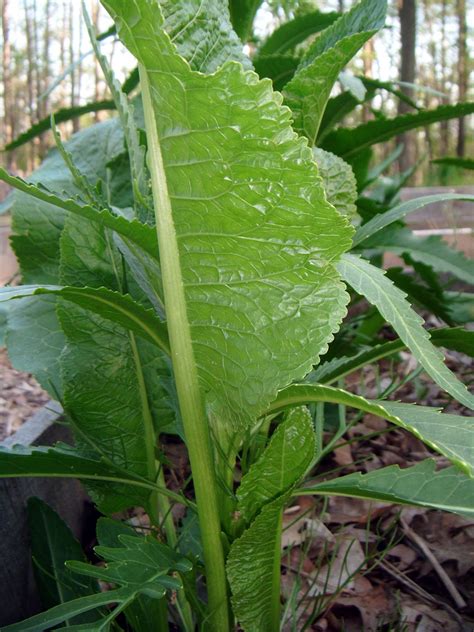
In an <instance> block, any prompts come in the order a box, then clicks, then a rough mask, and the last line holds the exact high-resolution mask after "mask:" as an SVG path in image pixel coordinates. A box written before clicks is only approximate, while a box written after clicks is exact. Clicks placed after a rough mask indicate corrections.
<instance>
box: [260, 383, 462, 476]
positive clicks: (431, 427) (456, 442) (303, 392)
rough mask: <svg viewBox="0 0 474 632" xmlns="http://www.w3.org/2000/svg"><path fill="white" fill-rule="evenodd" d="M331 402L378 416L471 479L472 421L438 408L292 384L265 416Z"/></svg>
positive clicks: (314, 386)
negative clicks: (288, 409) (409, 435)
mask: <svg viewBox="0 0 474 632" xmlns="http://www.w3.org/2000/svg"><path fill="white" fill-rule="evenodd" d="M310 402H332V403H334V404H344V405H346V406H352V407H354V408H358V409H359V410H363V411H365V412H368V413H371V414H372V415H378V416H379V417H383V418H384V419H387V420H388V421H391V422H392V423H394V424H396V425H397V426H400V427H401V428H405V430H408V431H409V432H411V433H412V434H414V435H415V436H417V437H418V438H419V439H421V440H422V441H424V442H425V443H426V444H428V445H429V446H430V447H432V448H433V449H434V450H436V451H437V452H439V453H440V454H444V455H445V456H446V457H448V459H450V460H451V461H452V462H453V463H455V464H456V465H458V466H459V467H460V468H462V469H463V470H464V471H466V472H467V473H468V474H469V475H471V476H474V423H473V419H472V417H462V416H461V415H450V414H447V413H441V412H440V411H439V409H437V408H431V407H428V406H415V405H413V404H400V403H398V402H389V401H381V400H368V399H365V398H364V397H360V396H359V395H353V394H352V393H349V392H347V391H344V390H343V389H340V388H334V387H332V386H321V385H319V384H312V385H309V384H293V385H292V386H288V387H287V388H285V389H283V390H282V391H280V393H279V394H278V397H277V398H276V400H275V401H274V402H273V403H272V405H271V407H270V408H269V409H268V411H267V412H268V413H270V412H275V411H277V410H282V409H284V408H286V407H288V406H291V405H298V406H299V405H301V404H308V403H310Z"/></svg>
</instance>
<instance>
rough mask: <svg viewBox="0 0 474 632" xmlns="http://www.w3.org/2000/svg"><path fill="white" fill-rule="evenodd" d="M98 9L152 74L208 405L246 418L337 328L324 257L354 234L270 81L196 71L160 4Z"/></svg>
mask: <svg viewBox="0 0 474 632" xmlns="http://www.w3.org/2000/svg"><path fill="white" fill-rule="evenodd" d="M104 4H105V6H106V7H107V8H108V10H109V11H110V12H111V13H112V14H113V16H114V17H115V19H116V22H117V24H118V27H119V32H120V35H121V37H122V38H123V40H124V42H125V44H126V45H127V46H128V48H129V49H130V50H131V52H132V53H133V54H134V55H135V56H136V57H137V58H138V59H139V61H140V63H142V64H143V66H144V67H145V68H146V71H147V79H148V81H149V83H150V88H151V95H152V99H153V107H154V110H155V112H156V126H157V134H158V138H159V141H160V143H161V154H162V158H163V168H162V172H161V173H160V178H161V177H162V178H164V179H165V182H166V187H167V190H168V193H169V196H168V202H167V203H168V204H170V205H171V211H172V216H173V231H174V235H175V238H176V240H177V244H178V248H179V270H178V272H177V274H178V275H179V278H180V279H181V280H182V283H183V286H184V294H185V300H186V316H187V319H188V323H189V327H190V333H191V337H192V347H193V353H194V361H195V363H196V366H197V369H198V373H199V378H200V383H201V386H202V390H203V393H204V392H205V393H206V394H207V405H208V407H210V408H211V409H213V410H215V411H219V412H220V411H225V415H224V417H229V416H230V417H231V418H233V419H234V421H235V422H237V423H236V425H237V426H238V425H241V424H242V423H244V424H245V425H247V424H248V422H249V420H250V419H251V418H253V417H255V415H257V414H258V413H259V411H261V410H262V409H263V408H264V407H265V402H269V401H270V400H271V399H272V398H273V396H274V394H275V392H276V390H277V389H278V387H279V386H281V385H282V384H286V383H288V382H289V381H291V380H293V379H295V378H296V377H297V376H298V375H300V376H302V375H304V374H305V373H306V372H307V371H308V369H309V367H310V365H311V363H312V362H313V361H314V360H315V359H316V358H317V356H318V355H319V353H320V352H321V351H322V349H324V347H325V345H326V344H327V342H328V340H329V339H330V336H331V332H332V331H334V330H335V329H336V328H337V326H338V323H339V321H340V318H341V315H342V313H343V309H344V308H343V305H344V303H345V301H346V296H345V295H344V293H343V292H342V291H341V287H340V286H339V283H338V279H337V275H336V274H335V272H334V268H333V266H332V262H333V261H334V260H335V259H337V258H338V257H339V256H340V254H341V252H342V251H343V250H344V249H345V248H347V245H348V239H349V235H350V230H349V229H348V228H347V227H346V224H345V222H344V221H343V220H342V219H341V218H340V217H339V216H338V215H337V214H336V213H335V211H334V209H333V208H332V207H331V206H330V205H328V204H327V202H326V201H325V199H324V194H323V190H322V188H321V186H320V181H319V179H318V176H317V172H316V169H315V166H314V163H313V161H312V157H311V152H310V150H309V149H308V147H307V145H306V143H305V141H303V139H298V138H296V137H295V135H294V133H293V132H292V130H291V126H290V121H289V113H288V111H287V110H286V109H284V108H282V107H281V106H280V103H281V99H280V97H279V95H278V94H274V93H273V92H272V91H271V87H270V85H269V82H259V81H258V80H257V78H256V76H255V74H253V73H251V72H243V71H242V68H241V67H240V66H239V65H236V64H226V65H224V66H223V67H222V68H221V69H220V70H219V71H217V72H216V73H215V74H213V75H209V76H204V75H201V74H197V73H194V72H193V71H192V70H191V69H190V68H189V66H188V65H187V64H186V62H185V61H184V60H183V59H181V58H180V57H179V56H178V55H176V53H175V51H174V49H173V47H172V46H171V44H170V42H169V40H168V38H167V37H166V35H165V34H164V33H163V31H162V29H161V17H160V14H159V11H157V10H156V5H155V4H154V3H152V2H150V1H149V0H147V1H143V2H141V3H140V4H139V5H138V6H136V5H133V7H132V6H131V5H130V4H129V3H125V2H123V1H121V0H107V1H106V2H104ZM178 86H179V89H178ZM223 91H224V92H225V94H226V96H225V98H224V97H223V94H224V92H223ZM229 104H231V107H230V108H229ZM209 112H212V117H209ZM178 128H179V129H180V130H181V132H180V133H176V130H177V129H178ZM169 263H170V265H173V266H174V265H175V264H176V262H175V261H173V262H172V263H171V262H169ZM289 328H290V330H291V331H293V332H294V335H292V336H288V330H289ZM303 331H304V332H305V333H304V336H302V335H301V332H303ZM263 367H265V368H264V369H263Z"/></svg>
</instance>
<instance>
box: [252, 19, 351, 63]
mask: <svg viewBox="0 0 474 632" xmlns="http://www.w3.org/2000/svg"><path fill="white" fill-rule="evenodd" d="M339 17H340V14H339V13H337V12H336V11H331V12H329V13H323V12H322V11H313V12H311V13H305V14H304V15H298V16H296V17H295V18H294V19H293V20H290V21H289V22H285V24H282V25H281V26H280V27H279V28H277V29H276V30H275V31H273V33H272V34H271V35H270V36H269V37H268V38H267V39H266V40H265V42H264V43H263V44H262V46H261V47H260V49H259V51H258V55H259V56H266V55H282V54H283V53H287V52H288V51H291V50H293V49H294V48H295V47H296V46H297V45H298V44H301V42H304V40H305V39H307V38H308V37H310V35H314V34H315V33H319V32H320V31H322V30H323V29H325V28H327V27H328V26H330V25H331V24H333V22H335V21H336V20H337V19H338V18H339Z"/></svg>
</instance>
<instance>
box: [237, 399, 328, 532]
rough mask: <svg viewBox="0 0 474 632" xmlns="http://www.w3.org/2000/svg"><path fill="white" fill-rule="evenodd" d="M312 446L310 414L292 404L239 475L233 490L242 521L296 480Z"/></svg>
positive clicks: (307, 465) (248, 519) (312, 431)
mask: <svg viewBox="0 0 474 632" xmlns="http://www.w3.org/2000/svg"><path fill="white" fill-rule="evenodd" d="M315 448H316V446H315V436H314V427H313V420H312V418H311V415H310V414H309V412H308V410H307V409H306V408H304V407H302V408H295V409H294V410H292V411H290V413H289V414H288V416H287V418H286V419H285V421H283V422H282V423H281V424H280V425H279V426H278V428H277V430H276V431H275V433H274V435H273V436H272V438H271V440H270V443H269V444H268V446H267V448H266V450H265V451H264V452H263V454H262V455H261V457H260V458H259V460H258V461H257V462H256V463H254V464H253V465H252V466H251V467H250V469H249V471H248V472H247V473H246V474H245V476H244V477H243V478H242V482H241V484H240V486H239V489H238V491H237V498H238V501H239V503H238V511H240V512H241V514H242V517H243V518H244V520H245V521H246V522H250V521H251V520H253V518H254V517H255V515H256V514H257V512H258V511H259V509H260V508H261V507H262V506H263V505H265V504H266V503H268V502H271V501H272V500H274V499H275V498H277V497H278V496H281V495H282V494H284V493H285V492H286V491H287V490H288V489H289V488H290V487H292V486H293V485H294V484H295V483H297V482H298V480H299V479H300V478H301V477H302V476H303V475H304V473H305V471H306V469H307V468H308V467H309V465H310V463H311V461H312V460H313V458H314V451H315Z"/></svg>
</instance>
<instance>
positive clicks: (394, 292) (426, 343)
mask: <svg viewBox="0 0 474 632" xmlns="http://www.w3.org/2000/svg"><path fill="white" fill-rule="evenodd" d="M338 270H339V271H340V273H341V275H342V276H343V278H344V279H345V280H346V281H347V283H349V284H350V285H351V286H352V287H353V288H354V290H355V291H356V292H357V293H358V294H360V295H361V296H364V297H365V298H366V299H367V300H368V301H369V303H372V305H375V306H376V307H377V309H378V310H379V312H380V313H381V314H382V316H383V317H384V318H385V319H386V320H387V322H389V323H390V324H391V325H392V327H393V328H394V329H395V331H396V332H397V334H398V335H399V336H400V338H401V339H402V340H403V342H404V343H405V344H406V345H407V347H408V348H409V349H410V351H411V352H412V353H413V355H414V356H415V358H416V359H417V360H418V362H420V364H421V365H422V366H423V368H424V369H425V371H426V372H427V373H428V375H430V377H431V378H432V379H433V380H434V381H435V382H436V383H437V384H439V386H441V388H444V389H445V390H446V391H447V392H448V393H449V394H450V395H452V396H453V397H455V398H456V399H457V400H458V401H460V402H461V403H463V404H464V405H465V406H468V407H469V408H473V407H474V397H473V396H472V395H471V394H470V393H469V392H468V390H467V388H466V387H465V386H464V384H462V383H461V382H460V381H459V380H458V378H457V377H456V376H455V375H454V373H452V372H451V371H450V369H448V367H447V366H446V365H445V364H444V357H443V354H442V353H441V351H439V350H438V349H436V348H435V347H434V346H433V344H432V343H431V342H430V339H429V334H428V332H427V331H426V330H425V329H424V328H423V319H422V318H421V316H419V315H418V314H417V313H416V312H415V311H414V310H413V309H412V308H411V307H410V304H409V303H408V302H407V301H406V294H405V293H404V292H402V291H401V290H399V289H398V288H397V287H395V286H394V285H393V283H392V282H391V281H390V279H388V278H387V277H386V276H385V273H384V272H383V271H382V270H380V268H377V267H375V266H373V265H371V264H370V263H369V262H368V261H364V260H363V259H361V258H360V257H357V256H355V255H344V257H343V259H342V260H341V261H340V262H339V264H338Z"/></svg>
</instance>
